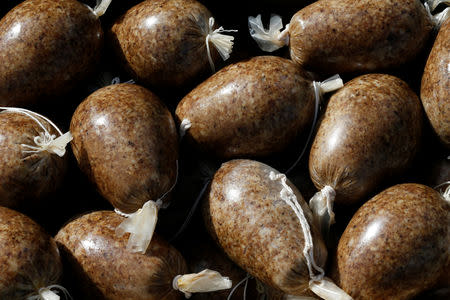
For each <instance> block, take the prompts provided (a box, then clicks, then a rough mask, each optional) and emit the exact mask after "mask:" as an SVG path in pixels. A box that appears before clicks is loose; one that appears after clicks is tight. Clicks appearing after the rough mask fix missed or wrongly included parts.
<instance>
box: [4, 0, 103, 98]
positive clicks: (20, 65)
mask: <svg viewBox="0 0 450 300" xmlns="http://www.w3.org/2000/svg"><path fill="white" fill-rule="evenodd" d="M102 41H103V32H102V29H101V26H100V22H99V20H98V18H97V17H96V16H95V15H94V13H93V12H92V11H91V10H90V9H89V8H88V7H87V6H85V5H84V4H82V3H81V2H78V1H76V0H60V1H48V0H27V1H25V2H23V3H21V4H20V5H18V6H17V7H15V8H14V9H13V10H11V11H10V12H9V13H8V14H7V15H6V16H5V17H3V19H2V20H1V21H0V60H1V64H0V104H1V105H8V106H23V105H31V104H33V103H34V102H36V101H37V100H45V99H44V98H45V97H48V96H50V97H54V96H56V95H60V94H62V93H64V92H67V91H68V90H69V89H71V88H73V87H74V86H75V85H76V84H77V83H78V82H79V81H80V80H82V79H84V77H85V76H86V75H87V73H89V72H90V70H92V69H93V67H94V66H95V62H96V60H97V59H98V57H99V55H100V50H101V45H102Z"/></svg>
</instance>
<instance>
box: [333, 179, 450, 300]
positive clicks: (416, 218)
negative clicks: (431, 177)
mask: <svg viewBox="0 0 450 300" xmlns="http://www.w3.org/2000/svg"><path fill="white" fill-rule="evenodd" d="M449 212H450V206H449V204H448V203H446V202H445V201H444V199H443V198H441V196H440V195H439V194H438V193H437V192H436V191H434V190H433V189H431V188H429V187H427V186H424V185H419V184H401V185H396V186H393V187H391V188H389V189H387V190H385V191H383V192H381V193H380V194H378V195H376V196H375V197H373V198H372V199H371V200H370V201H369V202H367V203H366V204H364V205H363V206H362V207H361V208H360V209H359V210H358V212H357V213H356V214H355V215H354V216H353V218H352V220H351V221H350V223H349V224H348V226H347V228H346V230H345V232H344V234H343V235H342V237H341V240H340V241H339V246H338V254H337V255H338V256H337V270H338V276H337V277H338V279H339V283H340V287H341V288H343V289H344V290H345V291H346V292H348V293H349V294H350V295H351V296H353V298H354V299H355V300H357V299H411V298H412V297H414V296H415V295H417V294H418V293H420V292H421V291H424V290H426V289H427V288H430V287H431V286H432V285H433V284H434V283H435V282H436V280H437V278H438V277H439V275H440V274H441V273H442V272H444V271H445V265H446V262H447V261H448V259H449V254H450V253H449V248H448V245H449V244H450V231H449V228H450V223H449ZM447 271H448V270H447Z"/></svg>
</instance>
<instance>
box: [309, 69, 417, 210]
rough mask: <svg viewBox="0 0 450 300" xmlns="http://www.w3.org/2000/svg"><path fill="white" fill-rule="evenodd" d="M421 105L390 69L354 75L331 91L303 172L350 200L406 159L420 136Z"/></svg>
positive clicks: (401, 168)
mask: <svg viewBox="0 0 450 300" xmlns="http://www.w3.org/2000/svg"><path fill="white" fill-rule="evenodd" d="M422 118H423V116H422V107H421V104H420V100H419V99H418V97H417V96H416V95H415V94H414V92H413V91H412V90H411V89H410V88H409V87H408V85H407V84H406V83H405V82H404V81H402V80H400V79H398V78H396V77H394V76H391V75H383V74H367V75H363V76H360V77H357V78H355V79H353V80H351V81H349V82H348V83H346V84H345V86H344V87H343V88H342V89H340V90H339V91H338V92H336V93H335V94H334V95H333V96H331V98H330V100H329V103H328V105H327V108H326V111H325V114H324V116H323V119H322V121H321V122H320V125H319V129H318V131H317V134H316V137H315V138H314V141H313V144H312V147H311V152H310V157H309V172H310V175H311V179H312V181H313V182H314V185H315V186H316V187H317V188H318V189H322V188H324V187H325V186H331V187H332V188H333V189H334V190H335V192H336V200H335V201H337V202H339V203H345V204H350V203H355V202H358V201H361V200H363V199H364V197H366V196H368V194H369V193H371V192H374V191H375V189H376V188H377V187H378V186H379V185H380V184H383V183H385V182H386V181H387V180H389V179H391V178H393V176H395V175H398V174H400V173H401V172H402V171H404V170H405V169H406V167H408V166H409V165H410V163H411V162H412V160H413V158H414V156H415V154H416V152H417V150H418V147H419V144H420V138H421V132H422V123H423V121H422Z"/></svg>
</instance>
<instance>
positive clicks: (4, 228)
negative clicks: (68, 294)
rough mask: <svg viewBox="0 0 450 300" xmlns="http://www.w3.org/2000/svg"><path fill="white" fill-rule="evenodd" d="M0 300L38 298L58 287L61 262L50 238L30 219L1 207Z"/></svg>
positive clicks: (54, 244)
mask: <svg viewBox="0 0 450 300" xmlns="http://www.w3.org/2000/svg"><path fill="white" fill-rule="evenodd" d="M0 270H1V272H0V299H2V300H15V299H27V297H30V296H37V295H38V293H39V289H40V288H46V287H49V286H51V285H54V284H60V283H59V280H60V277H61V275H62V271H63V270H62V263H61V258H60V256H59V251H58V248H57V246H56V243H55V241H54V240H53V238H52V237H51V236H50V235H49V234H48V233H47V232H45V230H44V229H43V228H42V227H41V226H40V225H39V224H37V223H36V222H34V221H33V220H31V219H30V218H29V217H27V216H25V215H23V214H21V213H18V212H16V211H14V210H11V209H9V208H6V207H2V206H0Z"/></svg>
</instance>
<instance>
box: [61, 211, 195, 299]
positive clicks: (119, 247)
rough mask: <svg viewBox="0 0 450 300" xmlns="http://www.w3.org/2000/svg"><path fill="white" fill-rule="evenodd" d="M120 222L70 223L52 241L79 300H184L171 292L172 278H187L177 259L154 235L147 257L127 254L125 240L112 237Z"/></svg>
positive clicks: (107, 218) (109, 215) (113, 218)
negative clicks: (65, 264) (78, 291)
mask: <svg viewBox="0 0 450 300" xmlns="http://www.w3.org/2000/svg"><path fill="white" fill-rule="evenodd" d="M123 220H124V218H123V217H121V216H119V215H117V214H116V213H114V212H112V211H98V212H93V213H90V214H87V215H84V216H81V217H79V218H78V219H75V220H73V221H71V222H70V223H68V224H67V225H65V226H64V227H63V228H62V229H61V230H60V231H59V232H58V234H57V235H56V237H55V239H56V241H57V243H58V247H59V248H60V251H61V255H62V256H63V258H64V259H65V261H67V262H68V263H69V265H68V266H67V267H68V268H67V269H68V272H71V273H72V274H73V275H74V276H75V282H76V287H77V288H78V289H79V290H80V291H82V294H83V299H109V300H116V299H117V300H119V299H120V300H121V299H129V300H144V299H145V300H162V299H163V300H175V299H184V295H183V293H181V292H179V291H176V290H174V289H173V288H172V280H173V278H174V277H175V276H176V275H182V274H186V273H187V266H186V262H185V261H184V258H183V257H182V256H181V254H180V253H179V252H178V251H177V250H176V249H175V248H173V247H172V246H171V245H169V244H168V243H167V242H165V241H164V240H162V239H161V238H160V237H159V236H158V235H157V234H155V235H154V236H153V238H152V243H151V244H150V246H149V248H148V249H147V252H146V253H145V254H137V253H131V252H129V251H127V250H126V246H127V240H128V238H127V237H125V236H123V237H118V236H117V235H116V234H115V229H116V228H117V226H119V224H120V223H121V222H122V221H123Z"/></svg>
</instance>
